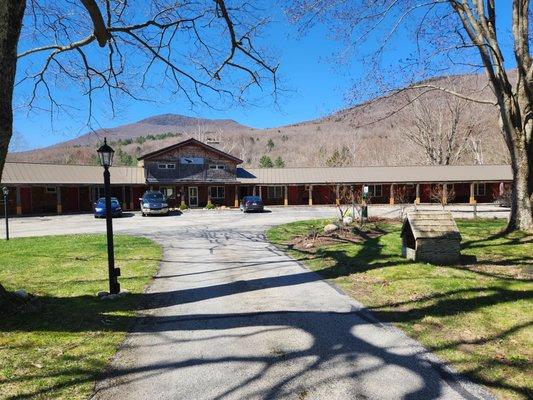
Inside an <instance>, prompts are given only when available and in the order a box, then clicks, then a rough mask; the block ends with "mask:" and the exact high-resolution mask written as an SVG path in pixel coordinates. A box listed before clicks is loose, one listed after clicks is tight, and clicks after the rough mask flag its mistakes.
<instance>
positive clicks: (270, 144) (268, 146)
mask: <svg viewBox="0 0 533 400" xmlns="http://www.w3.org/2000/svg"><path fill="white" fill-rule="evenodd" d="M267 148H268V151H272V149H273V148H274V141H273V140H272V139H268V142H267Z"/></svg>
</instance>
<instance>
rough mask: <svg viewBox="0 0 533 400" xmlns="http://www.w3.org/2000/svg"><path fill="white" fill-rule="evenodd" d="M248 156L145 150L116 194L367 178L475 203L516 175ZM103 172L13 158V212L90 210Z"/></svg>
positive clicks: (197, 193)
mask: <svg viewBox="0 0 533 400" xmlns="http://www.w3.org/2000/svg"><path fill="white" fill-rule="evenodd" d="M242 163H243V161H242V160H240V159H239V158H237V157H235V156H233V155H231V154H228V153H225V152H223V151H221V150H220V149H217V148H215V147H213V146H210V145H208V144H205V143H203V142H200V141H197V140H195V139H188V140H185V141H183V142H180V143H177V144H174V145H172V146H169V147H165V148H162V149H159V150H157V151H154V152H151V153H148V154H144V155H143V156H141V157H140V158H139V165H138V166H137V167H112V168H111V185H112V190H111V191H112V196H114V197H116V198H118V199H119V201H120V202H121V203H122V207H123V209H124V210H138V209H139V207H140V204H139V198H140V197H141V196H142V194H143V193H144V192H145V191H146V190H148V189H154V190H160V191H162V192H163V193H164V194H165V195H166V196H167V197H168V198H169V199H170V200H169V203H170V205H171V206H172V207H178V206H180V204H186V205H187V206H189V207H191V208H195V207H205V206H206V205H207V204H208V203H212V204H215V205H220V206H227V207H238V206H239V202H240V199H242V198H243V197H244V196H246V195H257V196H261V197H262V199H263V202H264V203H265V205H282V206H283V205H285V206H289V205H319V204H336V203H338V202H340V201H341V198H340V193H341V191H342V188H343V187H345V186H347V185H350V186H352V187H354V188H355V189H356V190H360V189H362V186H363V185H366V186H368V187H369V197H370V198H369V202H370V203H374V204H394V202H395V201H397V200H396V196H395V193H398V192H397V191H402V193H404V201H405V202H410V203H411V202H417V203H430V202H436V201H439V199H435V195H434V193H436V192H437V191H436V190H435V189H436V188H440V189H441V190H440V193H442V196H444V201H447V199H446V196H447V193H450V194H451V193H453V198H450V199H449V201H450V202H454V203H470V204H473V203H475V202H478V203H489V202H493V201H494V200H495V199H496V198H498V197H499V196H501V195H502V194H503V192H504V191H505V190H506V188H507V187H508V186H509V185H510V183H511V182H512V171H511V167H510V166H509V165H477V166H401V167H339V168H328V167H309V168H262V169H251V168H250V169H249V168H243V167H241V166H240V165H241V164H242ZM102 171H103V170H102V168H101V167H99V166H83V165H56V164H37V163H19V162H8V163H6V164H5V168H4V172H3V176H2V180H1V183H0V184H1V185H2V186H7V187H8V188H9V189H10V192H9V198H8V207H9V211H10V213H11V214H12V215H13V214H15V215H39V214H52V213H59V214H62V213H76V212H90V211H92V209H93V204H94V202H95V201H96V200H97V199H98V198H99V197H102V196H103V193H104V189H103V178H102ZM2 208H3V205H2ZM2 213H3V210H2Z"/></svg>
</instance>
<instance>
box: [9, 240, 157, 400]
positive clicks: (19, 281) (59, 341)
mask: <svg viewBox="0 0 533 400" xmlns="http://www.w3.org/2000/svg"><path fill="white" fill-rule="evenodd" d="M106 251H107V247H106V239H105V236H104V235H73V236H54V237H36V238H20V239H12V240H10V241H9V242H6V241H1V242H0V282H1V283H2V284H3V285H4V287H5V288H6V289H7V290H12V291H14V290H17V289H22V288H23V289H25V290H27V291H28V292H29V293H31V294H33V295H35V296H36V298H35V300H34V301H33V303H34V304H35V307H36V308H35V309H34V310H31V311H30V310H29V309H28V310H26V311H25V312H23V313H18V314H15V315H14V314H13V313H11V314H8V315H6V313H5V312H4V313H3V314H0V388H1V389H0V398H2V399H19V398H20V399H27V398H39V399H50V398H61V399H82V398H87V397H88V396H89V395H90V394H91V392H92V389H93V386H94V381H95V380H96V379H97V378H98V377H99V376H100V374H101V372H102V371H103V369H104V368H105V366H106V364H107V363H108V361H109V359H110V358H111V357H112V356H113V355H114V354H115V352H116V350H117V347H118V346H119V345H120V343H121V342H122V340H123V339H124V337H125V335H126V332H127V330H128V329H129V328H130V327H131V326H132V322H133V321H134V317H135V312H136V309H138V308H139V306H140V304H141V302H142V295H141V293H142V292H143V289H144V287H145V286H146V285H147V284H148V283H149V281H150V279H151V277H152V276H153V275H154V273H155V271H156V269H157V265H158V263H159V260H160V259H161V248H160V247H159V246H158V245H156V244H155V243H153V242H151V241H150V240H148V239H144V238H135V237H129V236H120V235H117V236H115V258H116V265H117V267H120V268H121V270H122V276H121V277H120V278H119V281H120V283H121V286H122V289H123V290H124V289H125V290H128V291H130V292H131V294H130V295H128V296H125V297H122V298H119V299H115V300H100V299H98V298H96V297H95V295H96V293H97V292H98V291H103V290H104V291H105V290H108V281H107V253H106Z"/></svg>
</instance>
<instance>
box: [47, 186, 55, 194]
mask: <svg viewBox="0 0 533 400" xmlns="http://www.w3.org/2000/svg"><path fill="white" fill-rule="evenodd" d="M56 192H57V190H56V187H55V186H47V187H46V193H56Z"/></svg>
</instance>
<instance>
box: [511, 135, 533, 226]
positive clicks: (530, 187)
mask: <svg viewBox="0 0 533 400" xmlns="http://www.w3.org/2000/svg"><path fill="white" fill-rule="evenodd" d="M522 135H523V134H522ZM522 135H518V136H522ZM522 137H524V136H522ZM513 147H514V154H515V156H514V157H512V169H513V193H512V203H511V216H510V218H509V224H508V226H507V230H508V231H512V230H515V229H520V230H523V231H533V207H532V202H533V183H532V182H533V172H532V171H533V170H532V168H531V167H532V162H533V155H532V154H531V152H532V151H531V148H532V147H531V144H530V143H529V145H528V143H527V141H526V143H520V142H519V143H515V144H514V146H513Z"/></svg>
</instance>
